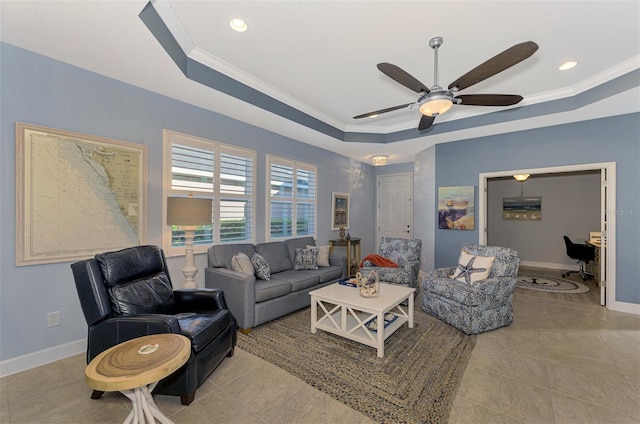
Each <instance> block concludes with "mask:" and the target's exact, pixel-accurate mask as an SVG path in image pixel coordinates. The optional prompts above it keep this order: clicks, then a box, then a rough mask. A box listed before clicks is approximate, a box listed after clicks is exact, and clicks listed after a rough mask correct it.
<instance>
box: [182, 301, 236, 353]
mask: <svg viewBox="0 0 640 424" xmlns="http://www.w3.org/2000/svg"><path fill="white" fill-rule="evenodd" d="M176 318H178V324H179V325H180V330H181V331H182V335H184V336H186V337H188V338H189V340H191V348H192V349H193V350H194V351H195V352H200V350H202V349H203V348H204V347H205V346H207V345H208V344H209V343H210V342H211V341H212V340H213V339H215V338H216V337H217V336H218V335H219V334H220V333H222V331H224V330H225V329H227V328H229V326H230V325H231V313H230V312H229V310H228V309H220V310H218V311H215V312H212V313H210V314H204V313H195V312H188V313H181V314H177V315H176Z"/></svg>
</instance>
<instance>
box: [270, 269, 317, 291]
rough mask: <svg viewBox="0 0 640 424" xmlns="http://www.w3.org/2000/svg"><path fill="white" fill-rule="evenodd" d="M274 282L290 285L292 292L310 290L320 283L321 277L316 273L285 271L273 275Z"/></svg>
mask: <svg viewBox="0 0 640 424" xmlns="http://www.w3.org/2000/svg"><path fill="white" fill-rule="evenodd" d="M272 281H282V282H287V283H289V285H290V287H291V291H292V292H296V291H300V290H304V289H308V288H309V287H313V286H315V285H317V284H318V283H319V282H320V276H319V275H318V273H317V272H316V271H311V270H309V271H296V270H290V271H283V272H279V273H277V274H273V278H272Z"/></svg>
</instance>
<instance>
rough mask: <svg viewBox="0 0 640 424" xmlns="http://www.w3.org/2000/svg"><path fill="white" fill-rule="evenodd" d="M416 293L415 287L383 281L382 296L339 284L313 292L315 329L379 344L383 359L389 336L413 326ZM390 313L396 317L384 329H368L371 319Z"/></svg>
mask: <svg viewBox="0 0 640 424" xmlns="http://www.w3.org/2000/svg"><path fill="white" fill-rule="evenodd" d="M413 292H414V289H410V288H407V287H402V286H396V285H392V284H385V283H381V284H380V295H379V296H377V297H374V298H364V297H362V296H360V295H359V294H358V292H357V289H354V288H352V287H348V286H344V285H340V284H337V283H336V284H333V285H331V286H327V287H323V288H321V289H318V290H314V291H312V292H311V293H310V295H311V332H312V333H316V331H317V330H318V329H320V330H323V331H326V332H329V333H332V334H336V335H338V336H341V337H344V338H347V339H349V340H353V341H355V342H358V343H362V344H364V345H367V346H371V347H375V348H376V349H377V354H378V357H380V358H382V357H383V356H384V341H385V340H386V339H387V338H389V337H390V336H391V335H392V334H393V333H395V332H396V331H397V330H398V329H399V328H400V327H401V326H402V325H404V323H408V326H409V328H413ZM404 301H408V302H407V303H408V306H402V305H401V303H402V302H404ZM319 312H320V313H319ZM387 314H393V315H394V316H395V317H396V318H395V319H394V320H392V321H391V322H390V323H389V324H388V325H385V326H384V327H383V329H382V331H380V329H378V331H376V330H372V329H370V328H367V326H366V324H367V323H368V322H370V321H371V320H376V323H380V322H384V317H385V315H387Z"/></svg>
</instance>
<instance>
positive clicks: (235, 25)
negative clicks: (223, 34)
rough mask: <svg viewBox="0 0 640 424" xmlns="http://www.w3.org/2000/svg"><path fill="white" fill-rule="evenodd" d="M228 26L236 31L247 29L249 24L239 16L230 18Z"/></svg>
mask: <svg viewBox="0 0 640 424" xmlns="http://www.w3.org/2000/svg"><path fill="white" fill-rule="evenodd" d="M229 26H230V27H231V29H232V30H234V31H236V32H245V31H246V30H247V29H249V26H248V25H247V23H246V22H245V21H244V20H243V19H240V18H233V19H231V20H230V21H229Z"/></svg>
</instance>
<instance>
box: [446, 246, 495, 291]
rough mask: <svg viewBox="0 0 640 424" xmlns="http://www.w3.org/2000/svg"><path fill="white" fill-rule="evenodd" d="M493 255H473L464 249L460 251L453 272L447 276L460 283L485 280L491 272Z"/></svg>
mask: <svg viewBox="0 0 640 424" xmlns="http://www.w3.org/2000/svg"><path fill="white" fill-rule="evenodd" d="M495 260H496V258H495V256H474V255H471V254H469V253H467V252H465V251H464V250H463V251H462V252H460V259H458V266H457V267H456V270H455V272H454V273H453V274H452V275H450V276H449V278H453V279H454V280H457V281H460V282H461V283H467V284H473V283H475V282H476V281H481V280H486V279H487V277H489V273H490V272H491V267H492V266H493V261H495Z"/></svg>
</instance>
